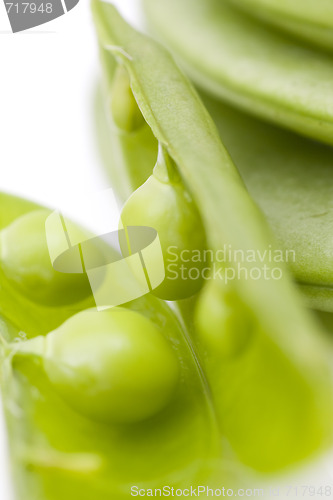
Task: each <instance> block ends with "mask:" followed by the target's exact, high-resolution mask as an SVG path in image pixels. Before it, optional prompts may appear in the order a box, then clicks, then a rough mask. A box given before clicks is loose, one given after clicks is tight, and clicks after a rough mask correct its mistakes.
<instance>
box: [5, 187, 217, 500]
mask: <svg viewBox="0 0 333 500" xmlns="http://www.w3.org/2000/svg"><path fill="white" fill-rule="evenodd" d="M0 198H1V202H2V209H3V212H4V213H5V211H6V207H7V206H8V217H6V220H3V223H4V225H5V224H7V223H8V222H10V225H11V224H15V222H19V223H20V221H21V220H22V219H21V218H22V217H24V218H25V217H29V216H30V215H31V216H32V217H34V215H36V213H37V214H38V215H39V214H40V212H41V211H42V212H43V214H44V212H45V210H41V208H40V207H38V208H39V209H38V210H37V211H36V210H34V208H35V206H34V205H33V204H31V205H30V204H28V203H27V202H25V201H24V200H20V199H18V198H12V197H7V196H1V197H0ZM29 210H30V211H29ZM25 211H28V213H24V212H25ZM14 217H16V219H15V218H14ZM10 225H9V226H10ZM25 229H26V231H27V230H28V229H29V224H28V223H27V224H25ZM14 236H17V238H16V244H17V249H16V250H18V249H19V248H20V243H21V235H20V234H19V233H17V232H15V234H12V238H13V244H14V243H15V241H14V240H15V238H14ZM27 238H29V234H28V233H26V239H27ZM37 242H38V239H37ZM23 250H24V249H22V252H23ZM27 250H29V245H27ZM30 250H31V248H30ZM39 250H40V248H39V249H38V251H37V252H36V253H35V254H33V253H31V252H30V254H29V263H30V266H31V268H32V269H34V268H36V267H38V266H40V265H41V262H40V261H41V259H40V252H39ZM23 256H24V252H23ZM2 265H3V264H2V263H1V264H0V270H1V266H2ZM2 272H3V271H2V270H1V273H2ZM2 276H3V275H2V274H1V277H2ZM6 279H7V280H8V278H6ZM54 285H56V286H55V290H56V293H59V289H58V285H57V283H55V282H53V281H52V280H51V281H50V282H49V284H48V289H49V291H50V292H51V291H52V287H53V286H54ZM70 286H71V285H70V284H68V287H67V292H68V291H69V289H70ZM115 286H117V283H115ZM119 286H123V284H122V283H120V284H119ZM15 287H17V284H16V282H14V283H12V284H11V286H9V284H8V283H7V284H4V280H3V278H2V279H1V293H2V295H1V296H0V304H1V315H0V340H1V344H0V358H1V364H0V366H1V390H2V397H3V405H4V410H5V416H6V421H7V427H8V430H9V442H10V448H11V459H12V468H13V472H14V479H15V487H16V493H17V498H19V499H21V498H24V499H27V500H30V499H31V500H46V499H47V500H53V499H54V500H55V499H58V498H60V497H61V498H64V499H66V500H67V499H68V500H69V499H77V500H79V499H80V500H82V499H84V500H91V498H94V497H96V496H98V498H100V499H103V500H104V499H105V500H107V499H109V498H119V499H121V498H128V496H129V495H130V494H131V486H132V485H133V486H135V485H136V484H137V485H139V486H140V487H144V488H148V487H161V486H163V485H164V484H170V487H177V486H179V487H181V486H183V487H184V486H185V485H188V484H193V483H195V482H198V483H201V482H202V481H206V480H211V477H212V476H214V475H215V474H216V471H217V470H219V471H220V470H221V467H222V465H221V443H220V439H219V433H218V429H217V424H216V417H215V414H214V412H213V410H212V403H211V398H210V394H209V391H208V389H207V383H206V381H205V379H204V377H203V375H202V373H201V370H200V367H199V366H198V364H197V361H196V358H195V355H194V353H193V352H192V348H191V345H190V343H189V341H188V340H187V338H186V334H185V332H184V331H183V330H182V328H181V327H180V324H179V322H178V320H177V319H176V317H175V315H174V314H173V313H172V312H171V311H170V309H169V307H168V306H167V305H166V304H164V303H163V302H162V301H160V300H158V299H156V298H154V297H153V296H147V297H143V298H142V299H138V300H136V301H134V302H132V303H129V304H127V308H126V309H124V308H119V309H111V310H110V311H104V312H97V310H90V309H89V310H81V311H80V308H77V307H72V308H71V307H69V308H63V307H62V306H61V305H59V304H53V305H52V307H47V306H45V304H43V303H41V302H40V301H39V300H37V301H36V300H33V297H31V296H29V295H28V293H27V292H26V293H22V290H21V289H20V290H16V289H15ZM17 288H19V287H17ZM5 292H6V293H5ZM87 307H89V302H86V303H85V309H86V308H87ZM81 309H84V307H83V305H82V304H81ZM15 310H16V316H14V311H15ZM47 325H49V327H48V326H47ZM47 328H48V329H47Z"/></svg>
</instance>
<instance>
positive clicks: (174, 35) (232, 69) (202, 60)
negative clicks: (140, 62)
mask: <svg viewBox="0 0 333 500" xmlns="http://www.w3.org/2000/svg"><path fill="white" fill-rule="evenodd" d="M285 3H286V2H284V3H283V4H282V5H284V4H285ZM289 3H290V4H293V5H295V6H297V8H298V9H299V2H296V3H295V2H289ZM144 5H145V11H146V14H147V17H148V19H149V21H150V23H151V25H152V27H153V29H154V31H155V32H156V33H157V35H158V37H160V38H161V39H162V40H163V42H165V43H166V44H167V45H168V47H170V49H171V50H172V51H174V52H175V54H176V55H177V57H179V59H180V60H181V63H182V66H183V67H184V68H185V70H186V71H187V73H188V74H189V75H190V76H191V77H192V78H193V80H194V81H195V82H196V83H197V84H198V85H199V86H200V87H202V88H203V89H205V90H208V91H209V92H211V93H213V94H215V95H216V96H218V97H220V98H222V99H224V100H226V101H228V102H230V103H233V104H235V105H236V106H238V107H240V108H242V109H245V110H247V111H249V112H251V113H253V114H255V115H257V116H261V117H263V118H265V119H267V120H269V121H272V122H275V123H277V124H279V125H283V126H285V127H287V128H289V129H291V130H294V131H296V132H299V133H301V134H304V135H306V136H309V137H312V138H314V139H318V140H320V141H323V142H326V143H328V144H333V111H332V95H333V66H332V57H331V56H330V55H329V54H326V53H324V52H320V51H319V50H315V49H311V48H309V47H306V46H302V45H301V44H300V43H298V42H297V41H295V40H293V39H288V38H286V37H284V36H283V34H280V33H278V32H276V31H274V30H272V28H271V27H269V26H268V27H266V26H265V25H263V24H261V23H259V22H256V21H255V20H254V19H251V18H250V17H248V16H246V15H244V14H243V13H242V12H239V11H238V10H237V9H234V8H232V7H231V6H230V5H228V3H227V2H226V1H222V0H183V1H181V2H179V1H178V0H170V1H169V2H164V1H163V0H145V2H144ZM307 5H309V4H307ZM313 5H314V3H313ZM291 8H294V7H291ZM318 10H319V9H318ZM198 33H200V36H198Z"/></svg>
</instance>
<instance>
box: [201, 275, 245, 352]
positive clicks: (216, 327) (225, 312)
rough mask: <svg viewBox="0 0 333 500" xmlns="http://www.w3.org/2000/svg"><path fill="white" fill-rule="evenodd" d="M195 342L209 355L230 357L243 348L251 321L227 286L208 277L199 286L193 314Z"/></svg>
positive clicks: (232, 291)
mask: <svg viewBox="0 0 333 500" xmlns="http://www.w3.org/2000/svg"><path fill="white" fill-rule="evenodd" d="M195 325H196V329H197V341H198V342H199V344H200V345H201V347H202V349H203V350H204V351H206V352H208V353H209V354H211V353H215V354H216V355H217V356H220V359H232V358H233V357H235V356H238V355H240V354H241V353H242V352H243V350H244V349H246V347H247V345H248V343H249V341H250V339H251V336H252V334H253V329H254V321H253V319H252V317H251V315H250V313H249V311H248V310H247V308H246V306H245V305H244V304H242V303H241V301H240V299H239V295H238V294H237V292H236V290H234V289H233V287H232V286H231V285H229V286H227V285H224V284H221V283H216V282H215V281H214V280H211V281H210V282H209V283H208V284H207V285H206V286H205V288H204V289H203V291H202V293H201V295H200V298H199V301H198V304H197V307H196V315H195Z"/></svg>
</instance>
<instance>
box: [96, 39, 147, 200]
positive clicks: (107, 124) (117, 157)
mask: <svg viewBox="0 0 333 500" xmlns="http://www.w3.org/2000/svg"><path fill="white" fill-rule="evenodd" d="M100 54H101V61H102V64H103V67H104V68H105V71H104V77H105V78H104V79H103V85H102V86H101V88H98V89H97V92H96V96H95V101H96V102H95V116H96V123H97V127H98V134H97V140H98V144H99V150H100V151H101V153H102V158H103V160H104V162H105V163H106V164H109V165H110V164H115V165H117V168H116V169H110V170H109V171H110V172H111V174H112V181H113V187H114V188H115V189H116V190H117V192H118V196H119V198H120V199H121V200H122V201H124V200H126V199H127V198H128V197H129V195H130V194H131V193H132V192H133V191H134V190H135V189H137V188H138V187H139V186H141V185H142V184H143V183H144V182H145V181H146V180H147V179H148V177H149V176H150V175H151V173H152V166H153V165H154V163H155V160H156V156H157V141H154V140H153V135H152V133H151V130H150V127H149V126H148V125H147V123H146V122H145V121H144V120H143V118H142V113H141V112H140V110H139V108H138V106H137V104H136V101H135V99H134V97H133V94H132V90H131V88H130V81H129V78H128V75H127V73H126V70H125V69H124V68H121V67H120V66H118V67H117V65H116V64H115V62H114V61H113V60H112V59H110V58H109V57H107V52H105V51H104V49H103V48H102V47H101V48H100Z"/></svg>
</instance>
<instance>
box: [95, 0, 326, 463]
mask: <svg viewBox="0 0 333 500" xmlns="http://www.w3.org/2000/svg"><path fill="white" fill-rule="evenodd" d="M157 4H158V5H160V3H159V2H157ZM93 11H94V16H95V22H96V25H97V31H98V36H99V42H100V44H101V45H102V46H103V47H104V49H105V51H109V57H110V58H113V57H114V58H116V59H117V62H118V64H122V65H124V66H125V68H126V69H127V71H128V73H129V75H130V81H131V88H132V91H133V95H134V97H135V99H136V101H137V103H138V106H139V108H140V109H141V111H142V113H143V116H144V118H145V120H146V121H147V123H148V124H149V125H150V127H151V129H152V131H153V133H154V136H155V137H156V139H157V140H158V141H159V143H160V144H162V146H163V147H164V148H165V149H166V150H167V152H168V154H169V155H170V157H171V158H172V159H173V160H174V162H175V163H176V165H177V168H178V169H179V173H180V176H181V178H182V179H183V181H184V183H185V184H186V187H187V188H188V189H189V191H190V192H191V195H192V196H193V198H194V201H195V202H196V204H197V206H198V207H199V210H200V214H201V216H202V220H203V223H204V226H205V230H206V235H207V241H208V247H209V248H211V249H213V250H219V249H221V248H223V246H224V244H226V243H227V244H228V245H230V247H231V248H232V249H237V250H240V251H243V252H246V251H247V250H249V249H254V250H256V251H259V252H260V253H261V255H263V256H264V257H263V261H262V264H266V263H267V264H268V263H269V262H268V256H267V250H268V248H269V247H270V245H272V239H271V234H270V231H269V229H268V226H267V224H266V222H265V220H264V218H263V216H262V214H261V213H260V211H259V210H258V208H257V207H256V206H255V204H254V203H253V202H252V200H251V199H250V197H249V195H248V193H247V192H246V189H245V187H244V185H243V183H242V181H241V179H240V177H239V174H238V172H237V171H236V169H235V167H234V165H233V163H232V161H231V159H230V157H229V156H228V154H227V153H226V151H225V149H224V148H223V146H222V144H221V142H220V139H219V136H218V133H217V131H216V128H215V126H214V124H213V122H212V121H211V119H210V117H209V115H208V114H207V112H206V110H205V108H204V107H203V105H202V103H201V101H200V99H199V98H198V96H197V94H196V92H195V91H194V90H193V88H192V86H191V85H190V84H189V82H188V81H187V80H186V78H185V77H184V76H183V74H182V73H181V72H179V70H178V68H177V66H176V65H175V63H174V61H173V59H172V58H171V57H170V56H169V54H168V53H167V52H166V51H165V50H164V49H163V48H161V47H160V46H159V45H156V44H154V43H153V42H151V41H150V40H149V39H147V38H145V37H143V36H140V35H139V34H137V33H135V32H134V31H133V30H132V29H130V28H129V27H128V25H126V24H125V23H124V22H123V21H122V20H121V18H119V16H118V15H117V13H116V11H115V10H114V9H113V7H112V6H111V5H108V4H105V3H102V2H99V1H98V0H96V1H94V2H93ZM166 18H167V16H166ZM170 22H171V21H170ZM104 55H105V54H104ZM105 67H106V66H105V65H104V68H105ZM162 96H163V98H162ZM265 252H266V253H265ZM238 264H239V260H237V258H236V259H230V260H229V261H228V262H227V265H228V266H229V267H230V268H232V269H234V270H236V269H237V266H238ZM244 266H245V269H246V270H247V272H248V275H250V274H251V271H252V270H253V268H254V267H255V264H253V263H251V262H245V263H244ZM279 267H280V268H281V271H282V277H281V279H280V280H265V279H263V278H262V279H258V280H256V279H251V277H250V278H249V279H244V277H243V278H240V279H239V280H237V281H236V282H235V290H236V293H237V295H238V296H239V299H240V301H241V303H244V305H245V306H246V308H248V309H249V310H250V311H251V314H252V316H253V319H254V322H255V324H256V325H257V326H256V332H255V333H254V337H255V338H256V339H257V341H256V342H253V343H251V345H252V348H251V349H249V350H248V351H246V350H245V351H246V353H248V354H247V356H246V362H245V361H244V365H243V361H242V360H244V359H245V358H244V357H241V358H240V360H239V362H237V363H231V364H230V365H229V366H228V367H227V368H226V369H225V367H224V366H223V365H221V363H220V360H219V356H218V355H217V353H216V352H213V353H212V354H211V357H210V359H209V360H208V361H206V362H207V366H208V365H209V367H211V368H210V369H209V370H207V375H208V377H207V378H208V383H209V384H210V387H211V390H212V393H213V396H214V405H215V408H216V410H217V418H218V421H219V424H220V429H221V432H222V434H223V435H224V436H226V437H227V439H228V440H229V442H230V443H231V445H232V447H233V449H234V450H235V451H236V454H237V457H238V458H239V459H240V460H241V461H243V462H244V463H246V464H247V465H249V466H252V467H254V468H257V469H259V470H262V471H268V470H275V469H278V468H281V467H283V466H285V465H286V464H290V463H292V462H294V461H297V460H300V459H301V458H302V457H305V456H306V455H307V454H309V453H311V451H314V450H315V449H318V447H320V443H323V442H325V441H326V438H328V436H329V435H330V430H329V429H330V421H331V416H330V415H331V405H330V403H328V402H329V401H330V395H329V394H330V388H329V382H328V380H329V378H328V377H329V376H328V373H327V372H326V373H325V368H324V367H325V366H326V367H327V366H328V364H329V361H328V360H325V356H326V354H327V353H328V350H327V348H326V343H325V341H324V340H323V338H322V334H321V333H320V328H319V327H318V325H317V324H316V323H314V321H313V318H312V317H311V316H310V315H308V313H307V312H306V311H305V310H304V309H303V308H302V307H301V305H300V300H299V298H298V295H297V293H296V292H295V290H294V288H293V287H292V285H291V284H290V283H289V279H288V277H287V273H286V271H285V269H284V266H283V265H282V264H281V265H280V266H279ZM216 284H217V286H220V285H219V279H217V280H216ZM221 285H222V280H221ZM300 345H301V346H302V349H301V350H300V349H299V346H300ZM199 357H201V353H200V352H199ZM237 359H238V358H237ZM236 374H237V377H236ZM263 378H264V379H265V384H263V383H262V381H263ZM233 381H235V382H233ZM235 386H236V387H235ZM272 394H276V395H277V399H278V400H279V397H280V396H281V401H282V405H281V411H279V412H276V404H275V400H274V398H273V397H272V396H271V395H272ZM252 397H253V400H255V404H254V405H251V408H249V409H248V411H246V410H244V408H246V401H247V400H249V399H251V398H252ZM241 406H242V408H241ZM233 407H234V408H235V411H234V412H231V408H233ZM236 408H237V411H236ZM301 417H302V422H303V423H302V426H300V425H299V419H300V418H301ZM272 422H273V423H274V426H275V427H274V428H275V431H274V434H272V432H271V423H272ZM314 422H316V423H315V425H314ZM259 432H260V433H262V435H261V437H260V439H259V436H258V433H259ZM308 434H311V438H309V439H308V438H307V439H304V438H303V437H301V435H302V436H305V435H308ZM251 436H253V438H252V439H253V440H256V443H257V444H256V445H255V446H254V445H253V442H252V443H251V442H250V437H251ZM268 438H269V440H268V441H267V439H268ZM267 443H269V446H267Z"/></svg>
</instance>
